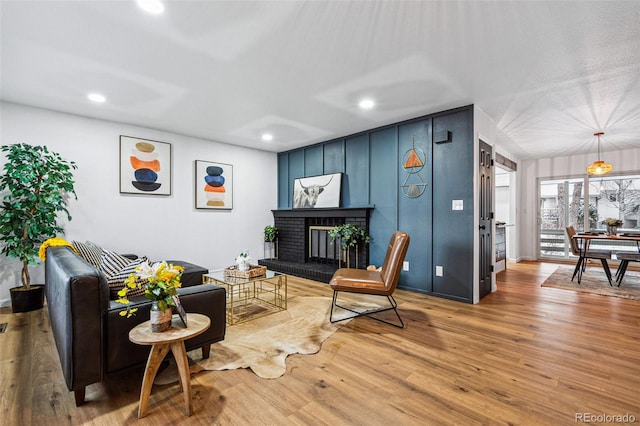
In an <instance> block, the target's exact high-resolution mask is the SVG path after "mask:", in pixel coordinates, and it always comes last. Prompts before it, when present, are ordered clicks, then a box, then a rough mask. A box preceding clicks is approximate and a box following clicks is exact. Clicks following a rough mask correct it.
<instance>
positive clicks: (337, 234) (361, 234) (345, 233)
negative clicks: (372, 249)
mask: <svg viewBox="0 0 640 426" xmlns="http://www.w3.org/2000/svg"><path fill="white" fill-rule="evenodd" d="M329 237H330V238H331V240H332V241H335V240H340V248H341V249H342V250H343V252H346V259H347V268H349V267H350V265H351V259H350V253H349V252H350V249H351V247H355V249H356V250H355V252H356V268H358V245H359V244H369V243H370V242H371V237H370V236H369V234H367V232H366V231H365V230H364V229H362V228H361V227H359V226H356V225H353V224H351V223H345V224H344V225H338V226H336V227H334V228H333V229H332V230H330V231H329ZM341 261H342V260H340V262H341Z"/></svg>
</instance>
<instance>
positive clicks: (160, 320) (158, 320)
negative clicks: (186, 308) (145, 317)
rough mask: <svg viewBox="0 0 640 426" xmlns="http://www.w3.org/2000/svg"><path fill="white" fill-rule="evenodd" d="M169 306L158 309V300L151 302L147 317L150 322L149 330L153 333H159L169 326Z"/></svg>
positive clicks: (170, 312)
mask: <svg viewBox="0 0 640 426" xmlns="http://www.w3.org/2000/svg"><path fill="white" fill-rule="evenodd" d="M171 315H172V311H171V308H167V309H165V310H164V311H162V310H160V307H159V306H158V302H156V301H153V302H151V312H150V313H149V319H150V322H151V331H153V332H154V333H161V332H163V331H167V330H168V329H170V328H171Z"/></svg>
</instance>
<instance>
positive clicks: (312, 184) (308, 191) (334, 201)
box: [293, 173, 342, 209]
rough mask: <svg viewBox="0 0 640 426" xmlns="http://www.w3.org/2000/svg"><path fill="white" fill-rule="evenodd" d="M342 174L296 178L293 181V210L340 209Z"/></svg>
mask: <svg viewBox="0 0 640 426" xmlns="http://www.w3.org/2000/svg"><path fill="white" fill-rule="evenodd" d="M341 188H342V173H334V174H331V175H322V176H311V177H305V178H298V179H295V180H294V181H293V208H294V209H313V208H332V207H333V208H336V207H340V190H341Z"/></svg>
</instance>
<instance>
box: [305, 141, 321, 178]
mask: <svg viewBox="0 0 640 426" xmlns="http://www.w3.org/2000/svg"><path fill="white" fill-rule="evenodd" d="M323 160H324V156H323V155H322V145H315V146H311V147H309V148H305V149H304V175H305V176H318V175H321V174H322V169H323V167H322V163H323Z"/></svg>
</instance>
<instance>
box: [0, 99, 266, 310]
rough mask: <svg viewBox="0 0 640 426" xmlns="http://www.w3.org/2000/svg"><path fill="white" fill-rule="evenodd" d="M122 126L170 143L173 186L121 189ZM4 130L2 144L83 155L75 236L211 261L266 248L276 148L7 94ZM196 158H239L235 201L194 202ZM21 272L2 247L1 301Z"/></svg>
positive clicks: (224, 262) (68, 234) (71, 234)
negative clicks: (24, 101) (155, 192)
mask: <svg viewBox="0 0 640 426" xmlns="http://www.w3.org/2000/svg"><path fill="white" fill-rule="evenodd" d="M120 135H127V136H133V137H138V138H142V139H150V140H155V141H160V142H168V143H171V145H172V146H171V148H172V169H173V170H172V180H173V182H172V195H171V196H151V195H131V194H127V195H125V194H120V193H119V181H118V179H119V174H118V170H119V169H118V167H119V166H118V164H119V163H118V156H119V136H120ZM0 137H1V143H2V144H3V145H7V144H12V143H19V142H24V143H29V144H32V145H46V146H48V147H49V148H50V149H52V150H54V151H57V152H59V153H60V154H61V155H62V157H63V158H65V159H66V160H72V161H75V162H76V163H77V165H78V170H76V172H75V177H76V192H77V195H78V200H77V201H76V200H71V201H70V203H69V210H70V213H71V215H72V216H73V220H72V221H71V222H66V221H65V225H64V227H65V238H66V239H68V240H74V239H76V240H81V241H85V240H91V241H93V242H95V243H98V244H100V245H102V246H103V247H105V248H109V249H113V250H115V251H118V252H124V253H137V254H141V255H146V256H148V257H149V258H150V259H152V260H160V259H177V260H185V261H188V262H192V263H195V264H198V265H201V266H204V267H206V268H210V269H216V268H224V267H225V266H229V265H231V264H233V260H234V259H235V257H236V256H237V255H238V254H239V253H240V251H242V250H245V249H249V251H250V254H251V256H252V257H253V258H254V259H258V258H261V257H262V254H263V243H262V232H263V229H264V226H265V225H268V224H273V215H272V213H271V209H275V208H277V156H276V154H274V153H270V152H266V151H258V150H253V149H248V148H241V147H236V146H233V145H228V144H224V143H219V142H213V141H207V140H203V139H196V138H191V137H187V136H183V135H177V134H174V133H169V132H164V131H160V130H154V129H148V128H142V127H136V126H131V125H128V124H122V123H115V122H108V121H101V120H94V119H90V118H85V117H80V116H76V115H69V114H64V113H58V112H53V111H48V110H43V109H36V108H30V107H25V106H21V105H16V104H11V103H6V102H2V103H0ZM195 160H205V161H214V162H220V163H227V164H232V165H233V180H234V183H233V210H231V211H221V210H196V209H195V207H194V206H195V201H194V196H195V189H194V175H195V170H194V161H195ZM4 163H5V159H4V157H0V165H1V166H4ZM2 195H3V194H2ZM31 274H32V283H42V282H44V273H43V267H42V265H38V266H34V267H32V268H31ZM19 282H20V263H19V262H17V261H16V260H15V259H7V258H6V257H1V256H0V306H8V305H10V299H9V288H11V287H15V286H16V285H19Z"/></svg>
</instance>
